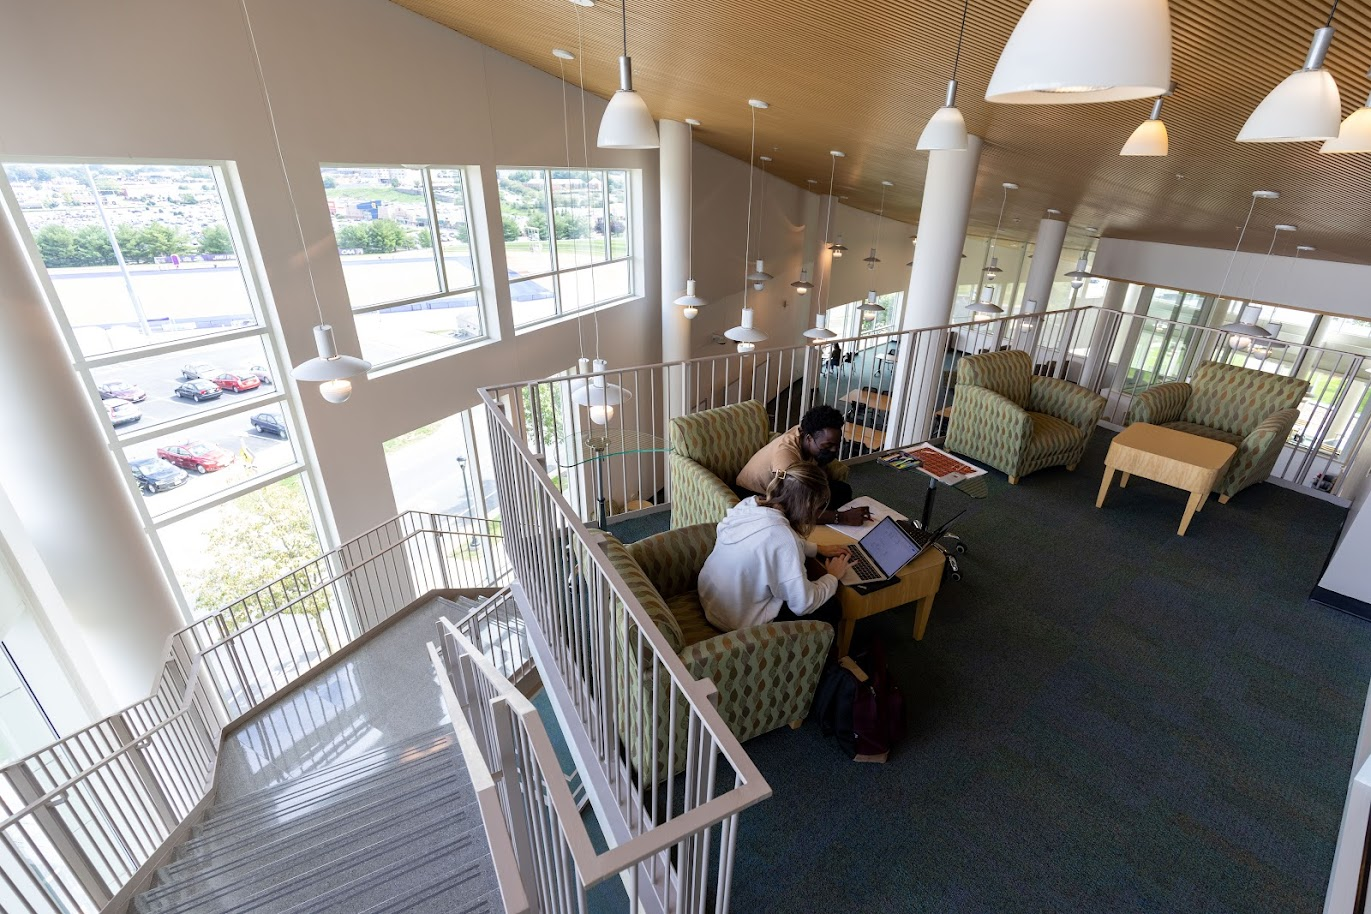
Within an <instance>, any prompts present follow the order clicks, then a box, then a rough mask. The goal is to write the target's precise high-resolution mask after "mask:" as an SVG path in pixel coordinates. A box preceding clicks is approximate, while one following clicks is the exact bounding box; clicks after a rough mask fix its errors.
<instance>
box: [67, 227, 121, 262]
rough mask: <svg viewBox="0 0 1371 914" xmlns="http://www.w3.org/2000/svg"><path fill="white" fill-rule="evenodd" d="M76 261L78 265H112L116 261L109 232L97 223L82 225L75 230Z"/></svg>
mask: <svg viewBox="0 0 1371 914" xmlns="http://www.w3.org/2000/svg"><path fill="white" fill-rule="evenodd" d="M75 253H76V263H75V264H73V266H78V267H101V266H112V265H114V264H115V263H118V261H117V260H115V259H114V245H113V244H112V243H111V242H110V240H109V233H108V232H106V231H105V230H104V229H103V228H102V227H100V226H98V225H84V226H82V227H81V228H79V229H77V230H76V251H75Z"/></svg>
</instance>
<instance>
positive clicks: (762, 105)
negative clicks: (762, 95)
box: [747, 98, 771, 108]
mask: <svg viewBox="0 0 1371 914" xmlns="http://www.w3.org/2000/svg"><path fill="white" fill-rule="evenodd" d="M747 103H748V104H749V105H751V106H752V107H754V108H770V107H771V106H770V105H768V104H767V103H766V102H764V101H761V100H760V99H756V98H749V99H748V100H747Z"/></svg>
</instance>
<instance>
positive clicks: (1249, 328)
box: [1219, 190, 1281, 337]
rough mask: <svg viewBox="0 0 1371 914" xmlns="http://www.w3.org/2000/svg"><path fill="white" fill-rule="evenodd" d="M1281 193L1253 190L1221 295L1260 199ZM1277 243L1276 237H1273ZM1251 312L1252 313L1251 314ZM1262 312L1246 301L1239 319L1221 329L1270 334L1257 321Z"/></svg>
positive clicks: (1278, 197)
mask: <svg viewBox="0 0 1371 914" xmlns="http://www.w3.org/2000/svg"><path fill="white" fill-rule="evenodd" d="M1280 196H1281V195H1280V194H1279V193H1277V192H1276V191H1274V190H1254V191H1252V203H1251V204H1250V205H1249V206H1248V207H1247V218H1246V219H1244V220H1243V223H1242V229H1241V230H1240V231H1239V232H1238V243H1237V244H1235V245H1234V246H1233V254H1232V256H1230V257H1229V258H1228V269H1227V270H1225V271H1224V274H1223V280H1222V281H1220V282H1219V297H1220V298H1223V297H1224V290H1225V289H1227V288H1228V277H1229V276H1231V275H1232V273H1233V263H1234V262H1235V261H1236V260H1237V259H1238V251H1239V250H1241V249H1242V240H1243V238H1244V237H1246V235H1247V226H1248V225H1250V224H1251V222H1252V213H1253V212H1254V211H1255V210H1256V208H1257V201H1258V200H1279V199H1280ZM1272 244H1273V245H1274V244H1275V238H1274V237H1273V238H1272ZM1249 312H1251V314H1250V315H1249ZM1260 312H1261V308H1260V307H1257V308H1256V309H1255V310H1253V309H1252V308H1250V307H1248V306H1247V305H1246V303H1244V305H1243V307H1242V310H1241V311H1239V316H1238V320H1236V321H1232V322H1230V323H1227V324H1224V325H1223V326H1222V327H1220V328H1219V329H1220V330H1222V331H1223V332H1224V333H1238V334H1242V335H1244V336H1255V337H1265V336H1270V334H1269V333H1267V331H1266V328H1264V327H1259V326H1257V324H1256V323H1255V321H1256V315H1257V314H1259V313H1260Z"/></svg>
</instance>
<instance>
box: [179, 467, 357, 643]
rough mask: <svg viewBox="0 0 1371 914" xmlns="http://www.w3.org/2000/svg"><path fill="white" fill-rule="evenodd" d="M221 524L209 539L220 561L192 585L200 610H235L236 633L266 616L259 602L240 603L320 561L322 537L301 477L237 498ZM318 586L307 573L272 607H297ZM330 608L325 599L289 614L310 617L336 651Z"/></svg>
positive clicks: (280, 587) (290, 582) (276, 593)
mask: <svg viewBox="0 0 1371 914" xmlns="http://www.w3.org/2000/svg"><path fill="white" fill-rule="evenodd" d="M221 510H222V512H223V513H222V514H221V516H220V520H219V523H218V524H216V525H215V526H214V527H213V529H212V530H211V531H210V532H209V534H208V536H207V537H206V539H207V542H206V545H207V546H208V548H209V551H210V553H211V554H212V555H213V556H214V557H215V558H214V561H213V562H211V563H209V565H208V567H206V568H204V569H203V570H201V571H200V572H199V574H198V575H197V576H196V578H195V579H194V580H193V581H192V589H193V590H194V591H195V592H196V597H195V606H196V609H197V610H199V611H201V612H205V613H214V612H218V611H219V610H220V609H223V608H224V607H228V606H232V607H233V613H232V616H233V618H232V621H231V622H230V625H231V627H232V628H233V629H235V630H236V629H237V628H239V627H241V626H243V625H245V624H247V623H248V622H251V621H253V620H255V619H257V618H260V617H261V615H262V610H263V608H265V606H266V605H267V601H265V600H264V601H263V605H262V606H259V605H258V604H257V603H256V601H252V602H251V605H249V606H247V607H244V606H242V605H240V604H238V603H237V601H238V600H241V599H242V598H244V597H246V596H247V595H249V594H251V593H253V592H254V591H256V590H258V589H259V588H261V587H264V586H266V585H267V584H270V583H271V582H272V581H274V580H275V579H276V578H278V577H280V576H281V575H283V574H286V573H288V572H291V571H294V570H295V569H297V568H300V567H301V566H303V565H305V564H306V563H307V562H310V561H312V560H313V559H315V558H318V556H319V538H318V536H317V535H316V534H315V532H314V521H313V519H312V518H311V517H310V512H309V505H308V504H307V503H306V501H305V498H304V493H303V492H302V491H301V489H300V480H299V478H298V477H292V478H290V479H286V480H283V481H281V482H278V483H275V484H273V485H270V486H267V487H266V488H264V489H258V490H257V491H256V492H251V493H249V494H247V495H244V496H242V497H240V498H237V499H235V500H233V501H231V502H229V503H228V504H227V505H225V506H224V507H223V508H222V509H221ZM317 583H318V582H317V581H313V580H310V576H309V575H307V574H299V575H292V576H291V577H289V578H287V579H286V580H284V581H282V582H281V583H280V584H277V585H275V586H273V588H272V592H271V602H272V603H274V604H275V605H278V606H279V605H283V604H287V603H293V601H295V600H297V599H300V598H301V597H302V596H303V595H304V594H305V593H307V592H308V591H309V590H310V589H311V587H313V586H314V585H316V584H317ZM328 608H329V605H328V601H327V598H326V597H324V596H323V595H322V594H320V595H319V596H317V597H310V598H306V599H304V600H302V601H301V602H300V603H294V604H293V605H292V606H291V609H290V610H289V611H290V612H294V613H301V614H304V615H307V616H310V617H311V618H312V619H313V621H314V625H315V629H316V631H318V633H319V636H320V638H321V640H322V642H323V643H324V644H325V645H328V646H329V647H330V648H332V647H333V642H332V640H331V638H330V637H329V632H328V628H327V626H325V625H324V623H323V619H322V618H321V616H322V615H323V613H324V612H326V611H327V610H328Z"/></svg>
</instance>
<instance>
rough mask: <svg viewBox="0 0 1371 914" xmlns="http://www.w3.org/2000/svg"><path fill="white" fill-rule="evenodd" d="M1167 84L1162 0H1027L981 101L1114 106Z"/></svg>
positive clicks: (1167, 35) (1167, 24) (1167, 32)
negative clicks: (1031, 0) (1086, 103)
mask: <svg viewBox="0 0 1371 914" xmlns="http://www.w3.org/2000/svg"><path fill="white" fill-rule="evenodd" d="M1170 85H1171V11H1170V8H1169V6H1168V4H1167V2H1166V0H1033V2H1032V3H1031V4H1029V7H1028V9H1027V10H1025V11H1024V14H1023V16H1022V18H1020V19H1019V23H1018V25H1016V26H1015V27H1014V34H1013V35H1011V36H1010V37H1009V43H1008V44H1006V45H1005V47H1004V50H1003V51H1002V52H1001V53H1000V59H999V62H998V63H996V64H995V73H994V75H992V76H991V77H990V85H989V86H988V87H987V88H986V92H985V97H986V100H987V101H992V102H999V103H1000V104H1005V105H1072V104H1081V103H1085V102H1119V101H1127V100H1129V99H1133V98H1150V97H1152V96H1154V95H1161V94H1162V93H1163V92H1165V91H1166V89H1167V87H1168V86H1170Z"/></svg>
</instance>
